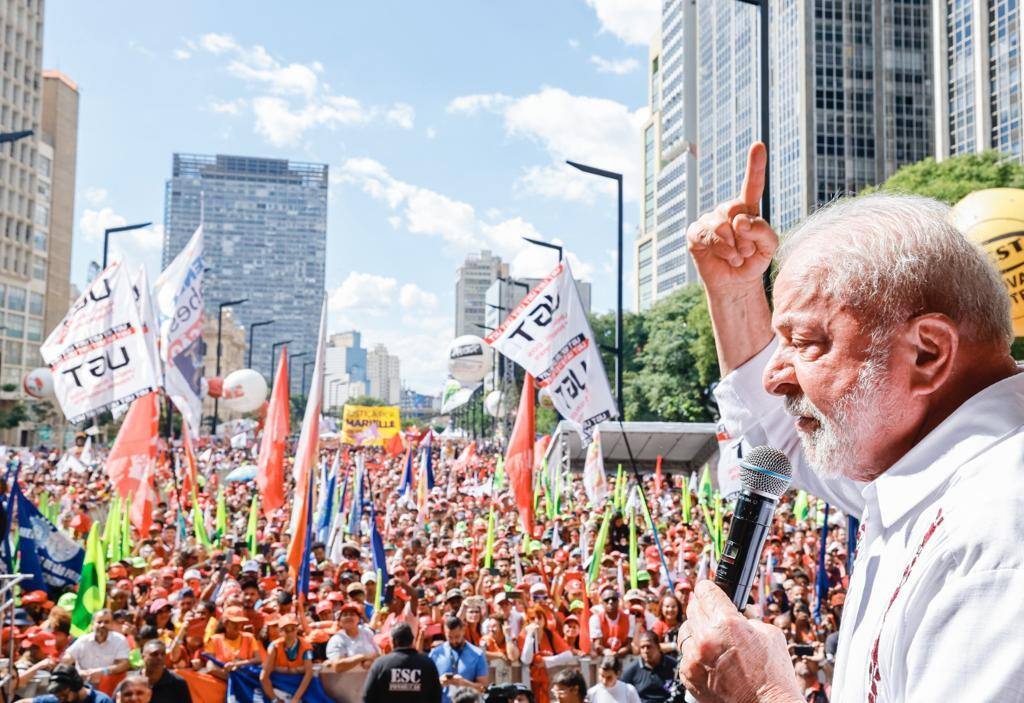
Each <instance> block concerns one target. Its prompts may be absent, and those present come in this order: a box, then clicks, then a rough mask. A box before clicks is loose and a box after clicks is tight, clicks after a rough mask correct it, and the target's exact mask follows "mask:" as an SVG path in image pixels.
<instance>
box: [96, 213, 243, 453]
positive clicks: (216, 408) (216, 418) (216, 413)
mask: <svg viewBox="0 0 1024 703" xmlns="http://www.w3.org/2000/svg"><path fill="white" fill-rule="evenodd" d="M107 231H108V232H109V231H111V230H107ZM106 241H107V240H106V237H104V239H103V244H104V246H103V268H106V267H107V249H106ZM248 300H249V299H248V298H239V299H238V300H229V301H227V302H224V303H218V304H217V378H220V356H221V352H222V351H223V346H222V345H221V328H222V327H223V325H224V308H229V307H231V306H232V305H241V304H242V303H244V302H246V301H248ZM221 380H222V381H223V379H221ZM218 422H220V398H214V399H213V421H212V423H211V425H212V427H211V432H210V434H212V435H214V436H216V435H217V423H218Z"/></svg>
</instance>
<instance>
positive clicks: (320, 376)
mask: <svg viewBox="0 0 1024 703" xmlns="http://www.w3.org/2000/svg"><path fill="white" fill-rule="evenodd" d="M326 333H327V299H326V297H325V298H324V300H323V301H322V302H321V303H320V331H319V333H318V334H317V344H316V360H315V361H314V362H313V378H312V379H310V386H309V390H308V391H307V395H306V414H305V416H304V417H303V418H302V431H301V432H300V433H299V442H298V444H297V445H296V447H295V465H294V466H293V467H292V468H293V474H292V475H293V476H294V478H295V496H296V497H297V498H299V499H300V503H299V504H298V505H295V506H292V518H291V536H292V537H291V542H290V543H289V545H288V567H289V569H290V571H291V573H292V575H293V576H297V575H298V573H299V569H300V567H301V566H302V557H303V555H304V554H305V553H306V551H307V550H306V546H307V545H306V544H305V543H306V541H307V540H308V537H309V532H310V530H309V529H307V528H309V527H311V526H310V525H309V522H310V521H311V520H312V519H313V518H312V505H311V504H310V502H311V501H312V500H313V491H312V490H310V483H311V482H312V481H313V472H314V471H315V470H316V466H317V460H316V457H317V448H318V446H319V444H320V409H321V405H322V404H323V390H324V354H325V343H324V338H325V335H326ZM303 390H306V389H303ZM281 488H283V486H281Z"/></svg>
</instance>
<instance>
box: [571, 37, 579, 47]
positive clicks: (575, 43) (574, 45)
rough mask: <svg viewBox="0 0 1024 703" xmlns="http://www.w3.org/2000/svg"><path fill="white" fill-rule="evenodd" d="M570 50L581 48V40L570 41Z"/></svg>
mask: <svg viewBox="0 0 1024 703" xmlns="http://www.w3.org/2000/svg"><path fill="white" fill-rule="evenodd" d="M569 48H570V49H579V48H580V42H579V40H578V39H570V40H569Z"/></svg>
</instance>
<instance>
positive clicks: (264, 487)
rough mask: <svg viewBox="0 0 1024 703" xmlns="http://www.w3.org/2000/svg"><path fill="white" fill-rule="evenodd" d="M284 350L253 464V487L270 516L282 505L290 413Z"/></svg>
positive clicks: (265, 511) (266, 513)
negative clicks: (254, 476)
mask: <svg viewBox="0 0 1024 703" xmlns="http://www.w3.org/2000/svg"><path fill="white" fill-rule="evenodd" d="M289 405H290V401H289V399H288V347H283V348H282V349H281V359H280V361H278V363H277V373H276V374H275V378H274V388H273V390H272V391H271V393H270V406H269V408H268V409H267V422H266V424H265V425H264V426H263V437H262V438H261V439H260V454H259V458H258V459H257V460H256V467H257V468H256V485H257V486H258V487H259V489H260V503H261V504H262V506H263V514H264V515H266V516H267V517H269V516H270V514H271V513H273V512H274V511H275V510H277V509H278V508H280V507H281V506H283V505H284V446H285V442H286V441H287V439H288V424H289V422H290V416H291V414H290V410H289V408H288V406H289Z"/></svg>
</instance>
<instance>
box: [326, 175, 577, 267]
mask: <svg viewBox="0 0 1024 703" xmlns="http://www.w3.org/2000/svg"><path fill="white" fill-rule="evenodd" d="M341 173H342V180H344V181H346V182H349V183H352V184H354V185H356V186H358V187H360V188H362V190H363V191H364V192H365V193H367V194H368V195H370V196H371V197H373V198H374V199H376V200H380V201H383V202H384V203H386V204H387V206H388V207H389V208H391V209H392V210H395V211H396V212H398V213H399V216H400V217H401V220H400V223H401V224H402V225H404V226H405V229H406V230H408V231H409V232H410V233H412V234H417V235H422V236H427V237H434V238H438V239H440V240H441V242H442V243H443V245H444V250H445V252H446V253H448V254H450V255H452V256H456V257H461V256H464V255H465V254H466V253H468V252H471V251H479V250H481V249H490V250H491V251H494V252H495V253H497V254H499V255H500V256H502V258H504V259H505V260H506V261H510V262H511V269H512V274H513V275H516V276H540V275H544V274H547V273H548V272H549V271H550V270H551V268H552V267H553V266H554V260H553V256H552V253H551V252H550V251H548V250H546V249H543V248H541V247H536V246H533V245H530V244H528V243H526V242H524V241H523V239H522V238H523V237H524V236H525V237H530V238H532V239H541V240H546V239H548V238H547V237H545V236H544V235H543V234H541V233H540V232H538V231H537V229H536V228H535V227H534V226H533V225H532V224H531V223H529V222H526V221H525V220H523V219H522V218H519V217H514V218H509V219H505V220H501V221H498V222H494V221H493V220H495V219H496V217H488V218H486V219H480V218H479V217H478V216H477V213H476V210H475V209H474V208H473V206H472V205H470V204H469V203H465V202H462V201H459V200H455V199H453V198H450V197H448V196H446V195H444V194H442V193H438V192H436V191H433V190H430V189H428V188H423V187H420V186H416V185H413V184H411V183H406V182H404V181H401V180H399V179H397V178H395V177H393V176H392V175H391V174H390V173H389V172H388V170H387V168H385V167H384V165H383V164H381V163H380V162H378V161H375V160H374V159H370V158H356V159H349V160H347V161H345V163H344V164H342V166H341ZM488 214H489V215H495V216H496V215H497V214H498V213H496V212H492V211H488ZM488 220H490V221H488ZM389 222H390V223H391V225H392V226H393V227H394V226H396V224H397V223H396V220H395V216H392V217H391V218H389ZM551 241H554V242H556V243H558V240H551ZM570 262H571V264H572V267H573V272H574V273H575V274H576V276H577V277H578V278H590V276H591V273H592V272H593V266H591V265H590V264H587V263H584V262H582V261H580V260H579V259H577V258H576V257H575V255H571V254H570Z"/></svg>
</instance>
